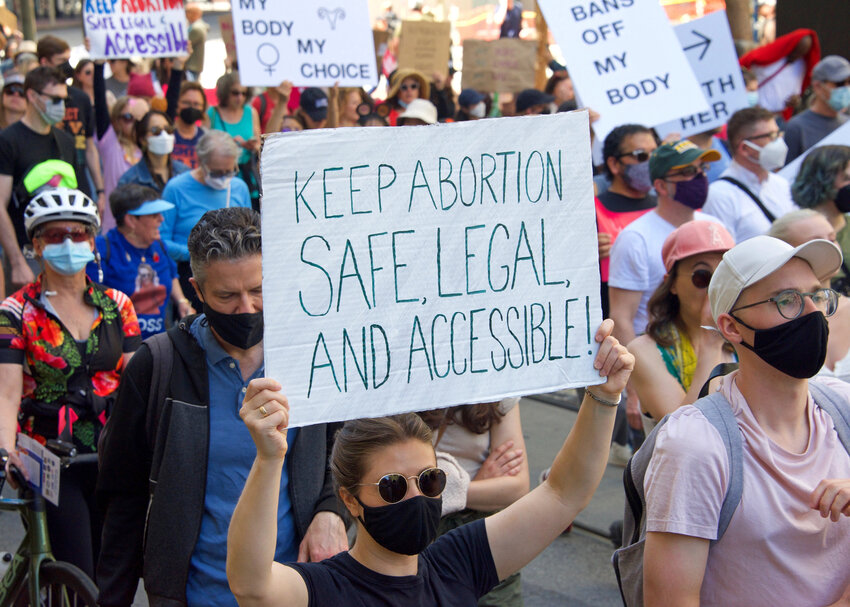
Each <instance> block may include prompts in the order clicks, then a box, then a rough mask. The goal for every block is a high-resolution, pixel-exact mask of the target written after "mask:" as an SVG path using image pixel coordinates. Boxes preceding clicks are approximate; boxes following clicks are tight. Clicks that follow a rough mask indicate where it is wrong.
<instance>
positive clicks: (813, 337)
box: [732, 312, 829, 379]
mask: <svg viewBox="0 0 850 607" xmlns="http://www.w3.org/2000/svg"><path fill="white" fill-rule="evenodd" d="M732 318H734V319H735V320H737V321H738V322H739V323H741V324H742V325H744V326H745V327H747V328H748V329H751V330H752V331H755V338H754V339H753V345H752V346H751V345H749V344H747V343H745V342H743V341H742V342H741V345H742V346H744V347H745V348H748V349H749V350H752V351H753V352H755V353H756V355H757V356H758V357H759V358H761V359H762V360H763V361H764V362H766V363H767V364H769V365H770V366H771V367H773V368H774V369H776V370H777V371H781V372H782V373H784V374H785V375H790V376H791V377H796V378H797V379H808V378H810V377H814V376H815V375H816V374H817V372H818V371H820V369H821V367H822V366H823V361H825V360H826V340H827V338H828V337H829V325H828V324H827V322H826V316H824V314H823V312H811V313H809V314H806V315H805V316H798V317H797V318H795V319H794V320H789V321H788V322H786V323H783V324H781V325H777V326H775V327H771V328H770V329H754V328H753V327H751V326H750V325H748V324H747V323H745V322H744V321H742V320H739V319H738V318H737V317H736V316H734V315H733V316H732Z"/></svg>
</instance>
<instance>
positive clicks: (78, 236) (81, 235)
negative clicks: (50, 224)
mask: <svg viewBox="0 0 850 607" xmlns="http://www.w3.org/2000/svg"><path fill="white" fill-rule="evenodd" d="M35 237H36V238H39V239H41V240H43V241H44V242H45V244H62V242H64V241H65V239H66V238H70V239H71V242H85V241H87V240H88V239H89V233H88V231H87V230H85V229H80V228H47V229H46V230H42V231H41V232H39V233H38V234H36V236H35Z"/></svg>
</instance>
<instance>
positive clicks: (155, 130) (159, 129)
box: [148, 124, 174, 137]
mask: <svg viewBox="0 0 850 607" xmlns="http://www.w3.org/2000/svg"><path fill="white" fill-rule="evenodd" d="M163 131H165V132H166V133H168V134H169V135H173V134H174V127H173V126H171V125H170V124H169V125H167V126H152V127H151V128H150V129H148V134H149V135H153V136H154V137H157V136H159V134H160V133H162V132H163Z"/></svg>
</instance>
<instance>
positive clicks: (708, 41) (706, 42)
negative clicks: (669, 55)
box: [682, 30, 711, 61]
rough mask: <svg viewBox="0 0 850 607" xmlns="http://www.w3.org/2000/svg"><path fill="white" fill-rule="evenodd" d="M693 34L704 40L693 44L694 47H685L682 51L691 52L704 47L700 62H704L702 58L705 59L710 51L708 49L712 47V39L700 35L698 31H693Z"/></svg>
mask: <svg viewBox="0 0 850 607" xmlns="http://www.w3.org/2000/svg"><path fill="white" fill-rule="evenodd" d="M691 33H692V34H693V35H694V36H697V37H698V38H702V40H701V41H700V42H697V43H696V44H692V45H690V46H686V47H685V48H683V49H682V50H683V51H689V50H691V49H693V48H699V47H703V49H702V52H701V53H700V54H699V60H700V61H702V58H703V57H705V53H706V51H708V47H709V46H710V45H711V38H708V37H707V36H704V35H703V34H700V33H699V32H698V31H696V30H691Z"/></svg>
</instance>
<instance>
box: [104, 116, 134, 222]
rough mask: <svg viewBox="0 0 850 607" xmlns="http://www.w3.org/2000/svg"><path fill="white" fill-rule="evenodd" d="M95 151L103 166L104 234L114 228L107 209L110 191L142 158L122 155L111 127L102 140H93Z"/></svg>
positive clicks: (122, 150)
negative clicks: (95, 146) (104, 198)
mask: <svg viewBox="0 0 850 607" xmlns="http://www.w3.org/2000/svg"><path fill="white" fill-rule="evenodd" d="M95 142H96V144H97V150H98V152H100V160H101V164H102V165H103V190H104V193H105V194H106V200H107V203H106V208H105V209H104V211H103V215H104V216H103V221H102V222H101V231H102V232H103V233H104V234H106V233H107V232H108V231H109V230H111V229H112V228H114V227H115V218H114V217H113V216H112V211H111V210H110V208H109V195H110V194H111V193H112V190H114V189H115V187H116V186H117V185H118V180H119V179H121V175H123V174H124V173H126V172H127V169H129V168H130V167H131V166H133V165H134V164H136V163H137V162H138V161H139V160H140V159H141V157H142V153H141V152H137V154H136V155H135V156H132V157H130V158H128V157H127V155H126V154H125V153H124V148H122V147H121V143H120V142H119V141H118V136H117V135H116V134H115V130H114V129H113V128H112V125H110V126H109V128H108V129H107V130H106V132H105V133H104V134H103V139H97V138H95Z"/></svg>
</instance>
